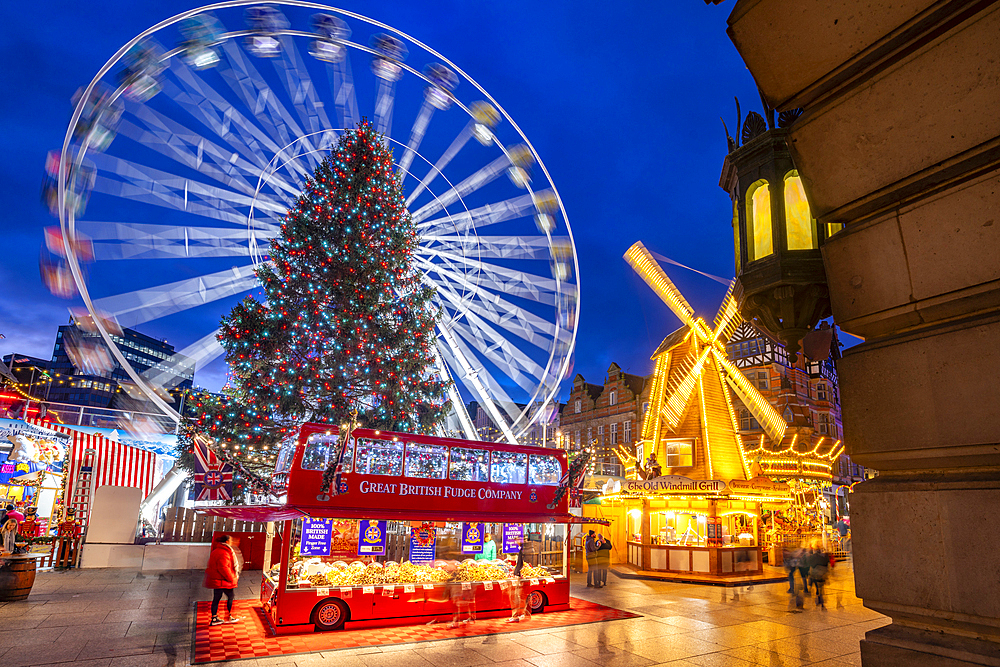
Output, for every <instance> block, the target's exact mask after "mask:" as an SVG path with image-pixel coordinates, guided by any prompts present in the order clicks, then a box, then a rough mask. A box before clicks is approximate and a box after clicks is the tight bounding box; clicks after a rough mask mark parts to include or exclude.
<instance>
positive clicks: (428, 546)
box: [410, 526, 437, 565]
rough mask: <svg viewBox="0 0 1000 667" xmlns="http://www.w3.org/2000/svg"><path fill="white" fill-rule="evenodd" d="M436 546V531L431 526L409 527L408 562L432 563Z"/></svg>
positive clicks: (416, 563) (417, 563)
mask: <svg viewBox="0 0 1000 667" xmlns="http://www.w3.org/2000/svg"><path fill="white" fill-rule="evenodd" d="M436 546H437V532H436V531H435V530H434V528H433V526H422V527H420V528H410V562H411V563H413V564H415V565H419V564H423V563H433V562H434V558H435V548H436Z"/></svg>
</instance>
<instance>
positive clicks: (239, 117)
mask: <svg viewBox="0 0 1000 667" xmlns="http://www.w3.org/2000/svg"><path fill="white" fill-rule="evenodd" d="M170 71H171V72H173V73H174V75H175V76H176V77H177V80H178V82H180V84H181V86H182V87H183V91H182V90H181V89H180V88H177V87H176V86H175V85H174V84H173V83H172V82H171V81H170V80H167V81H165V82H164V84H163V86H164V92H166V93H168V94H170V95H171V96H172V97H173V98H174V99H175V100H176V101H177V102H178V104H180V105H181V106H182V107H183V108H184V109H185V110H186V111H187V112H188V113H189V114H191V116H193V117H194V118H196V119H198V120H200V121H201V122H202V123H204V124H205V125H206V126H208V127H210V128H212V129H213V130H214V131H215V132H216V134H217V135H218V136H219V137H220V138H221V139H222V140H224V141H228V145H229V147H230V148H231V151H230V155H229V156H227V155H226V151H223V150H221V149H220V153H219V154H220V156H222V157H223V158H226V159H227V160H228V161H229V162H235V157H238V156H242V157H243V158H244V160H245V161H246V163H245V164H246V165H249V167H245V170H246V171H247V173H249V174H252V175H255V174H259V173H260V170H261V169H263V168H264V167H265V166H266V164H267V160H268V158H267V157H266V156H267V155H275V154H277V153H278V151H280V150H281V149H282V147H284V146H287V145H288V144H287V142H286V143H279V141H278V140H277V139H275V138H274V137H273V136H272V134H268V132H266V131H265V129H263V128H261V127H259V126H258V125H257V123H256V122H254V121H255V120H256V119H257V116H254V120H251V119H250V118H248V117H247V116H246V115H245V114H243V113H242V112H240V111H239V110H237V109H236V107H234V106H233V105H232V103H231V102H229V101H228V100H226V99H225V98H224V97H223V96H222V95H221V94H220V93H219V92H218V91H217V90H215V88H213V87H212V86H210V85H208V84H207V83H206V82H205V81H204V80H203V79H202V78H201V77H199V76H197V75H196V74H195V73H194V72H193V71H192V70H191V69H190V68H187V67H184V66H176V67H172V68H171V70H170ZM252 108H253V107H252V106H248V107H247V109H248V110H250V109H252ZM274 134H277V130H276V129H275V130H274ZM227 137H228V138H229V139H227ZM292 168H293V169H294V170H295V172H296V173H297V174H298V177H299V180H304V179H305V178H306V177H308V176H310V175H311V172H310V171H309V170H308V169H307V168H306V167H305V166H304V165H300V164H293V165H292Z"/></svg>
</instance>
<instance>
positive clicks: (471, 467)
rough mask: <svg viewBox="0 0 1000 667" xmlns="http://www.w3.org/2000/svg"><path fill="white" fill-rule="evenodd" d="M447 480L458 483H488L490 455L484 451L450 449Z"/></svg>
mask: <svg viewBox="0 0 1000 667" xmlns="http://www.w3.org/2000/svg"><path fill="white" fill-rule="evenodd" d="M448 479H454V480H457V481H459V482H488V481H490V453H489V452H488V451H486V450H485V449H466V448H465V447H452V448H451V468H450V469H449V471H448Z"/></svg>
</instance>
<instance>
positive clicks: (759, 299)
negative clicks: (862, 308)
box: [719, 101, 841, 362]
mask: <svg viewBox="0 0 1000 667" xmlns="http://www.w3.org/2000/svg"><path fill="white" fill-rule="evenodd" d="M736 108H737V114H739V102H738V101H737V105H736ZM800 114H801V111H800V110H797V109H796V110H794V111H787V112H782V113H781V114H780V115H779V117H778V127H775V123H774V112H773V111H768V112H767V115H768V119H767V121H765V120H764V117H763V116H761V115H760V114H758V113H756V112H754V111H751V112H750V113H748V114H747V117H746V122H744V123H743V127H742V131H741V128H740V127H739V125H737V128H736V139H733V138H732V137H730V136H729V131H728V129H727V130H726V138H727V139H728V142H729V154H728V155H727V156H726V160H725V162H724V163H723V166H722V177H721V179H720V181H719V186H720V187H721V188H722V189H723V190H725V191H726V192H728V193H729V196H730V198H731V199H732V202H733V239H734V244H735V247H736V285H735V287H734V289H733V296H734V297H735V298H736V301H737V303H738V305H739V308H740V314H741V315H742V316H743V318H744V319H746V320H752V321H754V322H755V323H756V324H757V325H758V326H761V327H763V328H765V329H767V330H768V331H770V332H771V333H772V334H773V335H775V336H777V337H778V338H780V339H781V340H782V341H783V342H784V343H785V346H786V350H787V352H788V355H789V358H790V360H791V361H792V362H794V361H795V360H796V358H797V355H798V351H799V349H800V347H801V345H800V342H801V340H802V337H803V336H805V335H806V334H808V333H809V332H811V331H813V329H814V328H815V327H816V324H817V323H818V322H819V321H820V320H821V319H823V318H825V317H829V316H830V314H831V313H830V292H829V289H828V288H827V283H826V272H825V271H824V269H823V258H822V256H821V255H820V250H819V247H820V245H821V244H822V243H823V242H824V241H826V239H827V238H828V237H829V236H830V235H831V234H833V233H835V232H836V231H837V230H838V229H839V228H840V227H841V225H817V223H816V219H815V218H814V217H813V216H812V212H811V211H810V208H809V202H808V200H807V199H806V192H805V187H804V184H803V181H802V178H801V177H800V176H799V172H798V171H796V169H795V165H794V163H793V162H792V158H791V155H790V154H789V152H788V145H787V137H788V126H789V125H791V124H792V123H793V122H794V121H795V119H796V118H798V116H799V115H800ZM741 140H742V141H741Z"/></svg>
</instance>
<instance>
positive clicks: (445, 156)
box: [406, 121, 474, 222]
mask: <svg viewBox="0 0 1000 667" xmlns="http://www.w3.org/2000/svg"><path fill="white" fill-rule="evenodd" d="M473 124H474V123H473V122H472V121H469V122H468V123H467V124H466V125H465V127H464V128H462V131H461V132H459V133H458V135H457V136H456V137H455V139H454V140H453V141H452V142H451V145H450V146H448V148H447V149H446V150H445V152H444V153H442V154H441V157H439V158H438V161H437V162H435V163H434V166H433V167H431V169H430V171H428V172H427V175H426V176H424V177H423V179H421V181H420V183H418V184H417V187H416V188H414V189H413V192H411V193H410V194H409V195H407V197H406V206H407V207H410V206H413V202H414V201H416V199H417V197H419V196H420V194H421V193H422V192H423V191H424V190H426V189H427V188H428V186H430V184H431V183H432V182H434V179H435V178H437V177H438V175H439V174H440V173H441V171H442V170H443V169H444V168H445V167H447V166H448V164H449V163H450V162H451V161H452V160H453V159H455V156H456V155H458V152H459V151H460V150H462V147H463V146H465V144H467V143H469V139H470V138H472V126H473ZM414 222H418V221H416V220H414Z"/></svg>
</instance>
